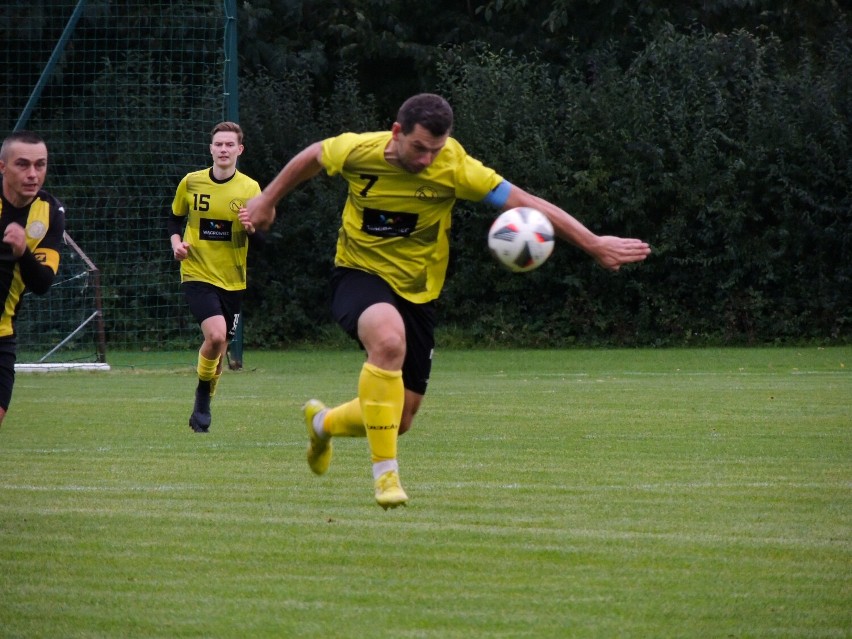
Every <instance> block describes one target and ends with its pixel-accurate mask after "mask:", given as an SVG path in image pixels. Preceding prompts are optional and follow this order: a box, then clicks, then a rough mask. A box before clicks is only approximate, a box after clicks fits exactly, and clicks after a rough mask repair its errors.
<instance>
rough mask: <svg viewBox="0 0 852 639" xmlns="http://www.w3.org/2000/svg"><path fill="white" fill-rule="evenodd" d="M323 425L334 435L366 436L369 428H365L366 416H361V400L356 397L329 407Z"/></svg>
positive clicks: (324, 428)
mask: <svg viewBox="0 0 852 639" xmlns="http://www.w3.org/2000/svg"><path fill="white" fill-rule="evenodd" d="M322 427H323V430H325V432H326V433H328V434H329V435H332V436H334V437H365V436H366V435H367V429H366V428H364V418H363V417H362V416H361V400H360V399H358V398H357V397H356V398H355V399H353V400H352V401H349V402H346V403H345V404H341V405H340V406H335V407H334V408H331V409H329V411H328V412H327V413H326V414H325V420H324V421H323V424H322Z"/></svg>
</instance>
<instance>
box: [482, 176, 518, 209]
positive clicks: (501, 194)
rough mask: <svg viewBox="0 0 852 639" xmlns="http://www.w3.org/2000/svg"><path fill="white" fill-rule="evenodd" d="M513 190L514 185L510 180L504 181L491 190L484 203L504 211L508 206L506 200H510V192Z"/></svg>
mask: <svg viewBox="0 0 852 639" xmlns="http://www.w3.org/2000/svg"><path fill="white" fill-rule="evenodd" d="M511 190H512V183H511V182H509V181H508V180H503V181H502V182H500V184H498V185H497V186H495V187H494V188H493V189H491V190H490V191H489V192H488V195H486V196H485V197H484V198H482V201H483V202H485V203H486V204H490V205H491V206H493V207H495V208H498V209H502V208H503V206H504V205H505V204H506V200H508V199H509V192H510V191H511Z"/></svg>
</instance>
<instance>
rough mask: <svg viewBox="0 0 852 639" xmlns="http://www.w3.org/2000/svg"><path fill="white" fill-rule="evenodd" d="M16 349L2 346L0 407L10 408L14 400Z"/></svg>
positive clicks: (0, 350)
mask: <svg viewBox="0 0 852 639" xmlns="http://www.w3.org/2000/svg"><path fill="white" fill-rule="evenodd" d="M16 359H17V358H16V357H15V350H14V345H12V346H11V349H10V348H0V408H2V409H3V410H9V403H10V402H11V401H12V388H13V387H14V386H15V360H16Z"/></svg>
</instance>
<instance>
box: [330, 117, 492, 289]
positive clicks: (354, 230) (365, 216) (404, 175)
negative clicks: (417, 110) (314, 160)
mask: <svg viewBox="0 0 852 639" xmlns="http://www.w3.org/2000/svg"><path fill="white" fill-rule="evenodd" d="M391 135H392V134H391V132H390V131H384V132H378V133H344V134H342V135H339V136H337V137H333V138H328V139H326V140H324V141H323V143H322V163H323V166H324V168H325V170H326V172H327V173H328V174H329V175H335V174H337V173H339V174H340V175H342V176H343V177H344V178H345V179H346V181H347V182H348V183H349V194H348V197H347V198H346V205H345V206H344V209H343V223H342V226H341V227H340V231H339V233H338V240H337V253H336V256H335V264H337V265H338V266H345V267H349V268H356V269H360V270H362V271H367V272H370V273H375V274H377V275H379V276H381V277H382V278H383V279H384V280H385V281H387V282H388V284H390V285H391V287H392V288H393V289H394V291H396V292H397V293H398V294H399V295H400V296H402V297H404V298H405V299H407V300H409V301H411V302H414V303H415V304H422V303H425V302H428V301H431V300H433V299H435V298H437V297H438V295H439V294H440V292H441V289H442V288H443V286H444V280H445V278H446V274H447V265H448V263H449V256H450V238H449V236H450V223H451V216H452V211H453V206H454V204H455V202H456V200H459V199H461V200H471V201H474V202H478V201H480V200H482V199H483V198H485V197H486V195H488V193H489V192H490V191H491V190H492V189H494V188H495V187H496V186H497V185H498V184H500V183H501V182H502V181H503V178H501V177H500V176H499V175H498V174H497V173H496V172H495V171H494V170H492V169H489V168H487V167H486V166H484V165H483V164H482V163H481V162H480V161H479V160H476V159H474V158H472V157H471V156H469V155H468V154H467V153H466V152H465V150H464V148H463V147H462V146H461V144H459V142H458V141H456V140H455V139H454V138H448V139H447V143H446V144H445V145H444V148H443V149H441V151H440V153H438V155H437V157H436V158H435V160H434V162H433V163H432V164H431V165H429V166H428V167H427V168H425V169H424V170H423V171H421V172H419V173H410V172H408V171H406V170H404V169H401V168H399V167H396V166H394V165H392V164H390V163H389V162H388V161H387V160H386V159H385V147H387V145H388V143H389V142H390V140H391Z"/></svg>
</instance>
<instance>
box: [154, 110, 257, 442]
mask: <svg viewBox="0 0 852 639" xmlns="http://www.w3.org/2000/svg"><path fill="white" fill-rule="evenodd" d="M210 136H211V140H210V155H211V156H212V157H213V166H212V167H210V168H206V169H203V170H201V171H195V172H193V173H189V174H187V175H186V176H184V178H183V179H182V180H181V181H180V184H178V188H177V193H176V194H175V199H174V202H173V203H172V211H171V215H170V216H169V221H168V231H169V235H170V239H171V243H172V252H173V254H174V258H175V259H176V260H177V261H179V262H180V280H181V289H182V290H183V293H184V296H185V298H186V301H187V304H188V305H189V310H190V312H191V313H192V315H193V317H194V318H195V320H196V321H197V322H198V323H199V325H200V326H201V333H202V335H203V337H204V341H203V342H202V344H201V348H200V349H199V350H198V364H197V367H196V369H197V371H198V386H197V387H196V390H195V405H194V407H193V410H192V414H191V415H190V417H189V426H190V428H192V430H193V431H195V432H196V433H206V432H208V431H209V429H210V423H211V415H210V399H211V397H212V396H213V394H214V393H215V391H216V385H217V383H218V381H219V377H220V376H221V374H222V365H223V360H224V357H225V355H226V352H227V349H228V342H229V341H230V340H231V338H233V336H234V334H235V332H236V329H237V325H238V323H239V321H240V311H241V308H242V302H243V295H244V293H245V289H246V257H247V254H248V249H249V243H250V242H251V243H252V244H254V243H256V242H258V241H260V240H261V239H262V238H261V235H262V233H258V232H256V230H255V227H254V225H253V224H252V223H251V221H250V220H249V216H248V214H247V213H246V212H245V211H243V212H241V209H243V207H244V206H245V203H246V202H247V201H248V200H249V199H250V198H253V197H255V196H256V195H258V194H259V193H260V185H259V184H258V183H257V182H256V181H254V180H253V179H251V178H250V177H248V176H247V175H245V174H243V173H240V172H239V171H238V170H237V160H238V158H239V157H240V155H242V152H243V148H244V147H243V131H242V129H241V128H240V125H238V124H236V123H234V122H220V123H219V124H217V125H216V126H215V127H214V128H213V131H212V132H211V134H210ZM184 224H185V230H184ZM182 232H183V233H182Z"/></svg>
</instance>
